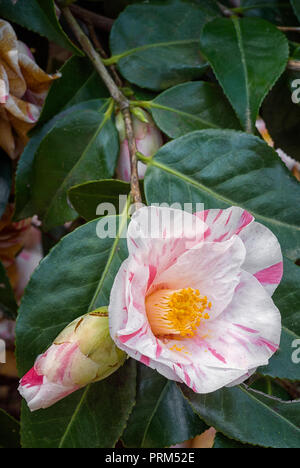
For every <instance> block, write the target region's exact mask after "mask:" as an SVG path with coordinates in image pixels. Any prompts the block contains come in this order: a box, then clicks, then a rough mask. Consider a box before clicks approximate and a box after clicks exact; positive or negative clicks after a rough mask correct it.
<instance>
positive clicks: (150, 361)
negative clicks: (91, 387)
mask: <svg viewBox="0 0 300 468" xmlns="http://www.w3.org/2000/svg"><path fill="white" fill-rule="evenodd" d="M128 249H129V257H128V259H127V260H125V262H124V263H123V264H122V266H121V268H120V270H119V272H118V274H117V276H116V278H115V282H114V285H113V288H112V292H111V298H110V305H109V318H110V331H111V336H112V338H113V340H114V341H115V343H116V345H117V346H118V347H119V348H121V349H123V350H124V351H125V352H126V353H127V354H128V355H129V356H131V357H133V358H135V359H137V360H139V361H140V362H142V363H143V364H146V365H147V366H150V367H151V368H153V369H156V370H157V371H158V372H160V373H161V374H163V375H164V376H165V377H167V378H169V379H172V380H176V381H179V382H183V383H185V384H186V385H187V386H189V387H190V388H192V389H193V390H194V391H195V392H197V393H209V392H213V391H215V390H217V389H219V388H221V387H223V386H226V385H236V384H237V383H240V382H242V381H244V380H246V379H247V378H248V377H249V376H250V375H251V374H252V373H253V372H254V371H255V370H256V368H257V367H259V366H263V365H267V364H268V361H269V359H270V357H271V356H272V355H273V354H274V353H275V351H276V350H277V349H278V346H279V343H280V335H281V318H280V313H279V311H278V309H277V307H276V306H275V305H274V303H273V301H272V298H271V296H272V294H273V292H274V291H275V289H276V287H277V286H278V284H279V283H280V281H281V278H282V273H283V266H282V254H281V249H280V245H279V243H278V241H277V238H276V237H275V236H274V235H273V234H272V232H271V231H270V230H269V229H267V228H266V227H265V226H263V225H262V224H259V223H257V222H255V220H254V218H253V216H252V215H251V214H250V213H248V212H246V211H244V210H243V209H241V208H238V207H232V208H229V209H226V210H221V209H220V210H219V209H217V210H208V211H204V212H201V213H197V214H196V216H194V215H191V214H189V213H187V212H184V211H181V210H172V209H169V208H158V207H144V208H141V209H140V210H138V211H137V212H136V213H135V214H134V215H133V217H132V220H131V222H130V224H129V228H128Z"/></svg>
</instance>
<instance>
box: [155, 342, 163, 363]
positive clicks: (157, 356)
mask: <svg viewBox="0 0 300 468" xmlns="http://www.w3.org/2000/svg"><path fill="white" fill-rule="evenodd" d="M161 353H162V346H161V344H160V342H159V341H158V340H157V339H156V359H158V358H159V357H160V355H161Z"/></svg>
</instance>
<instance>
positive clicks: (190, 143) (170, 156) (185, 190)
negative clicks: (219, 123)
mask: <svg viewBox="0 0 300 468" xmlns="http://www.w3.org/2000/svg"><path fill="white" fill-rule="evenodd" d="M144 162H145V163H148V164H149V165H150V167H149V168H148V170H147V173H146V177H145V193H146V198H147V201H148V203H149V204H151V203H163V202H165V203H169V204H172V203H181V204H182V205H183V203H191V202H192V203H204V205H205V208H206V209H207V208H226V207H229V206H232V205H238V206H241V207H243V208H245V209H247V210H249V211H250V212H252V213H253V215H254V216H255V217H256V219H257V221H258V222H261V223H262V224H265V225H267V226H268V227H269V228H270V229H271V230H272V231H273V232H274V233H275V235H277V236H278V238H279V240H280V242H281V246H282V249H283V251H284V253H285V255H286V256H287V257H289V258H291V259H292V260H294V261H295V260H297V259H298V258H299V257H300V211H299V208H298V207H299V203H300V185H299V183H298V182H297V180H296V179H295V178H294V177H292V176H291V174H290V173H289V171H288V170H287V169H286V168H285V166H284V165H283V163H282V162H281V161H280V159H279V158H278V156H277V154H276V153H275V151H274V150H273V149H272V148H270V147H269V146H268V145H267V144H266V143H264V142H263V141H262V140H260V139H258V138H256V137H255V136H253V135H247V134H244V133H241V132H235V131H233V130H202V131H197V132H192V133H190V134H188V135H185V136H183V137H180V138H178V139H177V140H174V141H172V142H170V143H168V144H167V145H165V146H164V147H163V148H161V149H160V150H159V151H158V152H157V153H156V155H155V157H154V158H153V159H152V160H150V161H147V160H146V159H145V161H144ZM194 209H195V206H194Z"/></svg>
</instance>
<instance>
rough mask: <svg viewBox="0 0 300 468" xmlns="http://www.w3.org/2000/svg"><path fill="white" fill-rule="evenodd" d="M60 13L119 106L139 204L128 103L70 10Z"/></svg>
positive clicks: (134, 199) (133, 185)
mask: <svg viewBox="0 0 300 468" xmlns="http://www.w3.org/2000/svg"><path fill="white" fill-rule="evenodd" d="M62 12H63V14H64V16H65V18H66V20H67V22H68V23H69V26H70V28H71V29H72V31H73V33H74V34H75V36H76V38H77V40H78V42H79V44H80V45H81V47H82V48H83V50H84V52H85V53H86V55H87V56H88V57H89V58H90V60H91V62H92V63H93V65H94V67H95V69H96V71H97V72H98V73H99V75H100V77H101V78H102V80H103V81H104V83H105V85H106V87H107V89H108V90H109V92H110V95H111V97H112V98H113V99H114V101H115V102H116V103H117V105H118V106H119V108H120V110H121V112H122V114H123V116H124V121H125V130H126V137H127V140H128V147H129V153H130V160H131V195H132V198H133V201H134V203H136V204H141V203H142V196H141V192H140V187H139V179H138V169H137V156H136V143H135V138H134V132H133V123H132V118H131V113H130V103H129V101H128V99H127V98H126V97H125V96H124V94H123V93H122V92H121V90H120V89H119V88H118V86H117V84H116V83H115V81H114V80H113V79H112V77H111V76H110V74H109V73H108V71H107V69H106V67H105V65H104V64H103V62H102V60H101V57H100V55H99V54H98V52H97V51H96V50H95V48H94V46H93V44H92V43H91V41H90V40H89V38H88V37H87V36H86V34H85V33H84V32H83V30H82V29H81V27H80V26H79V24H78V23H77V21H76V19H75V18H74V16H73V15H72V13H71V11H70V9H69V8H68V7H65V8H63V9H62Z"/></svg>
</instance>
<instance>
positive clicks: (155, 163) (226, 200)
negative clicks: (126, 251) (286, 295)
mask: <svg viewBox="0 0 300 468" xmlns="http://www.w3.org/2000/svg"><path fill="white" fill-rule="evenodd" d="M143 162H145V163H146V164H148V165H149V166H155V167H157V168H159V169H162V170H164V171H165V172H168V173H169V174H172V175H174V176H175V177H178V178H179V179H182V180H184V181H185V182H187V183H189V184H190V185H193V186H194V187H196V188H198V189H199V190H202V191H203V192H207V193H208V194H209V195H211V196H212V197H213V198H216V199H218V200H220V201H222V202H224V203H226V204H228V205H229V206H234V205H236V201H234V200H231V199H229V198H226V197H224V196H223V195H220V194H219V193H217V192H214V191H213V190H211V189H209V188H208V187H206V186H205V185H203V184H201V183H200V182H197V181H195V180H193V179H191V178H190V177H188V176H186V175H183V174H182V173H180V172H178V171H176V170H175V169H172V168H170V167H168V166H166V165H164V164H162V163H161V162H158V161H157V160H155V159H151V160H148V159H146V158H145V159H143ZM239 206H240V207H241V208H243V209H245V210H248V208H246V207H244V206H243V205H242V204H239ZM248 211H250V212H251V213H252V214H253V216H254V217H255V218H260V219H262V220H264V221H265V222H267V223H271V224H275V225H278V226H282V227H288V228H291V229H296V230H297V231H299V232H300V227H299V226H297V225H293V224H289V223H286V222H283V221H279V220H277V219H274V218H268V217H267V216H263V215H261V214H258V213H255V211H253V210H248Z"/></svg>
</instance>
